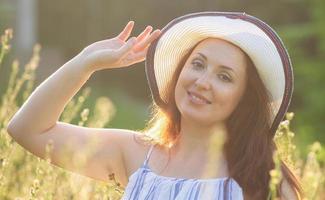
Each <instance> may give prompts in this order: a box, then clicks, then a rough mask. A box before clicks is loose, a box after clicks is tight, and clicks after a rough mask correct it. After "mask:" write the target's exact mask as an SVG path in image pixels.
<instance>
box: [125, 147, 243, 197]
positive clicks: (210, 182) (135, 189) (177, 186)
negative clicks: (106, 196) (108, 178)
mask: <svg viewBox="0 0 325 200" xmlns="http://www.w3.org/2000/svg"><path fill="white" fill-rule="evenodd" d="M153 146H154V145H152V146H151V147H150V149H149V152H148V154H147V156H146V159H145V161H144V163H143V165H142V166H141V167H140V168H138V169H137V170H136V171H135V172H134V173H133V174H132V175H131V176H130V177H129V182H128V184H127V186H126V188H125V191H124V194H123V196H122V200H212V199H213V200H223V199H226V200H243V199H244V198H243V193H242V188H241V187H240V186H239V184H238V183H237V182H236V181H235V180H234V179H233V178H229V177H225V178H216V179H186V178H174V177H166V176H160V175H158V174H156V173H155V172H153V171H152V170H151V169H150V167H149V166H148V160H149V157H150V154H151V152H152V149H153Z"/></svg>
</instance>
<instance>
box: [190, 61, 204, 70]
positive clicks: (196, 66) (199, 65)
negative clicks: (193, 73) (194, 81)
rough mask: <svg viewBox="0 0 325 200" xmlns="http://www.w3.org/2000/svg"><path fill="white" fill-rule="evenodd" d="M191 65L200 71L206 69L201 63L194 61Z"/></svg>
mask: <svg viewBox="0 0 325 200" xmlns="http://www.w3.org/2000/svg"><path fill="white" fill-rule="evenodd" d="M191 64H192V65H193V67H194V68H196V69H200V68H203V67H204V66H203V64H202V63H201V62H198V61H193V62H192V63H191Z"/></svg>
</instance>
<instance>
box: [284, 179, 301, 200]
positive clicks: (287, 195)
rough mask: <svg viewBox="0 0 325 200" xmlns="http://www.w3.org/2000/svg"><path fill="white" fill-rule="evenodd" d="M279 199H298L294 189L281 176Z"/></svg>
mask: <svg viewBox="0 0 325 200" xmlns="http://www.w3.org/2000/svg"><path fill="white" fill-rule="evenodd" d="M281 200H299V198H298V196H297V194H296V192H295V189H294V188H293V186H291V185H290V184H289V182H288V180H287V179H286V178H283V180H282V183H281Z"/></svg>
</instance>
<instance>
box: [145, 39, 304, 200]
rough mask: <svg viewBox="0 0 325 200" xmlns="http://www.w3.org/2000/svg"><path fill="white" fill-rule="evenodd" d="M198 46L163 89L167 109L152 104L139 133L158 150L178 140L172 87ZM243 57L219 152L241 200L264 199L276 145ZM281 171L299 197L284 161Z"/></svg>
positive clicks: (255, 78)
mask: <svg viewBox="0 0 325 200" xmlns="http://www.w3.org/2000/svg"><path fill="white" fill-rule="evenodd" d="M198 44H199V42H198V43H197V44H196V45H195V46H194V47H193V48H191V49H190V50H189V51H188V52H187V53H186V55H185V56H184V57H183V58H182V59H181V61H180V62H179V64H178V66H177V68H176V71H175V73H174V74H173V77H172V80H171V81H170V83H169V86H168V87H167V91H166V92H167V97H168V101H167V106H166V107H165V108H162V107H159V106H157V105H156V104H155V103H154V102H153V104H152V105H151V115H152V117H151V119H150V120H149V122H148V123H147V125H146V128H145V129H144V130H142V133H145V134H146V135H148V136H150V137H152V138H153V140H154V141H155V143H158V144H159V145H160V146H162V147H165V148H168V147H170V146H172V145H173V144H175V143H176V142H177V140H178V138H179V137H178V136H179V132H180V118H181V114H180V112H179V110H178V108H177V106H176V103H175V86H176V83H177V80H178V77H179V74H180V72H181V70H182V67H183V66H184V65H185V62H186V60H187V59H188V57H189V56H190V54H191V53H192V51H193V50H194V49H195V47H196V46H197V45H198ZM243 52H244V51H243ZM244 53H245V52H244ZM245 57H246V61H247V71H246V73H247V75H248V79H247V81H248V82H247V86H246V90H245V92H244V95H243V97H242V99H241V101H240V102H239V104H238V106H237V108H236V109H235V110H234V112H233V113H232V114H231V115H230V117H229V118H228V120H227V128H228V136H227V140H226V141H225V143H224V146H223V151H224V152H225V156H226V160H227V164H228V171H229V176H230V177H232V178H234V179H235V180H236V181H237V182H238V184H239V185H240V186H241V187H242V189H243V192H244V195H245V199H246V198H249V199H254V200H255V199H258V200H261V199H267V197H268V194H269V182H270V174H269V172H270V170H271V169H274V167H275V163H274V161H273V152H274V151H275V150H276V145H275V143H274V140H273V136H272V134H271V133H270V127H271V123H270V121H271V119H270V116H271V115H270V112H271V110H270V106H269V103H268V102H269V94H268V93H267V90H266V88H265V86H264V84H263V82H262V80H261V79H260V77H259V75H258V72H257V70H256V67H255V65H254V64H253V62H252V60H251V59H250V57H249V56H248V55H247V54H246V53H245ZM256 152H258V153H256ZM281 172H282V174H283V176H284V178H286V180H288V183H289V184H290V185H291V187H293V188H294V189H295V192H296V196H297V197H298V198H299V197H302V196H303V191H302V188H301V184H300V181H299V180H298V178H297V177H296V176H295V175H294V173H292V171H291V170H290V169H289V167H288V166H287V165H286V164H285V163H284V162H281ZM280 186H281V184H279V185H278V186H277V195H281V193H280Z"/></svg>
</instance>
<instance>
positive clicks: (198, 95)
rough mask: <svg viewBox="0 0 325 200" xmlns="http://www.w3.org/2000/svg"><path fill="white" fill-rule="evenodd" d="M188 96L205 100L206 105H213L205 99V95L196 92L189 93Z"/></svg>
mask: <svg viewBox="0 0 325 200" xmlns="http://www.w3.org/2000/svg"><path fill="white" fill-rule="evenodd" d="M187 93H188V95H190V96H194V97H196V98H199V99H200V100H203V101H204V102H205V103H207V104H211V101H209V100H208V99H207V98H206V97H204V96H203V95H201V94H199V93H196V92H194V91H187Z"/></svg>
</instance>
